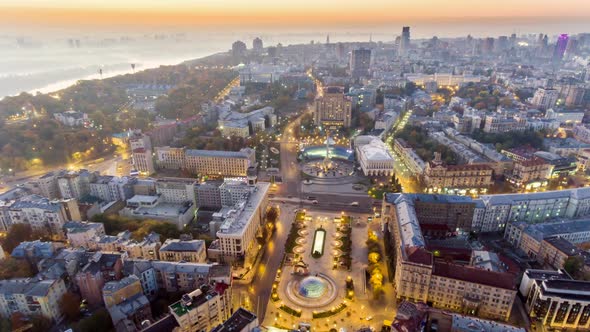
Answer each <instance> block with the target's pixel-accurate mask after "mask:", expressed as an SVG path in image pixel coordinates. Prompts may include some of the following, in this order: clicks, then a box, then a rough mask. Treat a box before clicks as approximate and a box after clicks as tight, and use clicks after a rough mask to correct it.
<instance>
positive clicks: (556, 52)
mask: <svg viewBox="0 0 590 332" xmlns="http://www.w3.org/2000/svg"><path fill="white" fill-rule="evenodd" d="M568 40H569V36H568V35H567V34H565V33H564V34H561V35H559V37H558V38H557V43H556V44H555V49H553V60H554V61H561V60H562V59H563V55H564V54H565V50H566V48H567V44H568Z"/></svg>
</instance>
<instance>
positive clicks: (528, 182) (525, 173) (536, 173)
mask: <svg viewBox="0 0 590 332" xmlns="http://www.w3.org/2000/svg"><path fill="white" fill-rule="evenodd" d="M552 172H553V165H551V164H550V163H548V162H546V161H545V160H543V159H541V158H531V159H528V160H522V161H516V162H514V168H513V169H512V174H510V176H508V181H509V182H510V183H512V184H513V185H514V186H516V187H523V188H525V189H531V188H533V187H537V186H546V185H547V182H548V181H549V179H550V178H551V174H552ZM535 182H536V183H537V184H535Z"/></svg>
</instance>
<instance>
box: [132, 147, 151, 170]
mask: <svg viewBox="0 0 590 332" xmlns="http://www.w3.org/2000/svg"><path fill="white" fill-rule="evenodd" d="M131 160H132V162H133V167H134V168H135V170H137V171H139V172H140V173H142V174H144V175H150V174H153V173H154V172H155V171H156V169H155V168H154V159H153V157H152V150H150V149H144V148H137V149H134V150H132V152H131Z"/></svg>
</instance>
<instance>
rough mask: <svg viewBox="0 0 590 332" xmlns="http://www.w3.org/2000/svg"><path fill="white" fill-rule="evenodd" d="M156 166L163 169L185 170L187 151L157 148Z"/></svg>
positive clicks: (166, 147)
mask: <svg viewBox="0 0 590 332" xmlns="http://www.w3.org/2000/svg"><path fill="white" fill-rule="evenodd" d="M155 152H156V166H157V167H158V168H162V169H183V168H184V163H185V158H186V156H185V149H184V148H172V147H169V146H159V147H156V148H155Z"/></svg>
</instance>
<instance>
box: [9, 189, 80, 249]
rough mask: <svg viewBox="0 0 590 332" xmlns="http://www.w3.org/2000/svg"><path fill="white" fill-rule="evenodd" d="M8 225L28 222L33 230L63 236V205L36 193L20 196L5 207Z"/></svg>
mask: <svg viewBox="0 0 590 332" xmlns="http://www.w3.org/2000/svg"><path fill="white" fill-rule="evenodd" d="M7 215H8V220H7V221H8V225H7V226H10V225H13V224H29V225H31V228H32V229H33V231H40V232H46V233H49V234H52V235H53V236H55V237H57V238H63V237H64V232H63V225H64V224H65V222H66V221H68V219H69V218H68V216H67V212H66V209H65V205H64V204H63V203H60V202H56V201H50V200H49V199H47V198H45V197H41V196H38V195H28V196H25V197H21V198H20V199H18V200H17V201H15V202H14V203H12V204H11V205H10V207H8V209H7Z"/></svg>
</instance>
